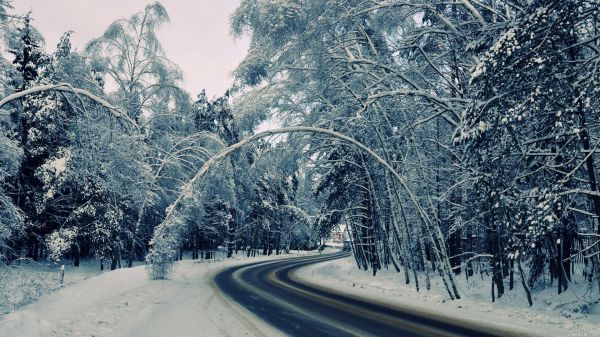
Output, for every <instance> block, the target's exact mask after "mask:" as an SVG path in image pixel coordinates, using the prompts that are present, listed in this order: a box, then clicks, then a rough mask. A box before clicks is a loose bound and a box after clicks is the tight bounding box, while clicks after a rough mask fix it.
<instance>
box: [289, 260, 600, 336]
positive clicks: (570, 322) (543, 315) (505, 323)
mask: <svg viewBox="0 0 600 337" xmlns="http://www.w3.org/2000/svg"><path fill="white" fill-rule="evenodd" d="M294 277H296V278H298V279H301V280H302V281H304V282H307V283H312V284H315V285H319V286H322V287H327V288H331V289H333V290H336V291H342V292H346V293H349V294H353V295H357V296H363V297H366V298H371V299H374V300H377V301H381V302H387V303H393V304H395V305H399V306H408V307H411V308H413V309H415V310H421V311H427V312H432V313H436V314H440V315H446V316H450V317H457V318H460V319H462V320H467V321H468V320H475V321H478V322H482V321H484V322H489V323H490V324H495V325H497V326H500V327H505V328H507V329H518V330H520V331H523V332H524V333H526V334H527V335H541V336H553V337H554V336H572V335H573V332H575V331H576V332H577V333H578V334H580V335H581V336H584V335H585V336H600V325H598V323H600V313H599V312H597V311H596V312H591V313H590V314H588V315H581V316H572V317H565V316H563V315H562V314H560V313H559V312H558V311H557V309H556V308H557V307H560V306H561V304H562V303H568V302H570V301H574V300H575V298H574V297H573V296H570V295H569V293H565V295H566V296H564V297H562V299H561V303H560V304H559V302H556V303H551V302H550V300H548V299H549V298H556V296H555V292H556V289H555V288H551V289H546V290H543V291H541V292H535V293H534V294H533V296H534V307H533V308H529V307H527V301H526V299H525V292H524V291H523V290H522V289H521V287H520V283H516V285H515V289H513V290H508V288H507V291H506V293H505V295H504V296H503V297H502V298H500V299H497V300H496V302H495V303H492V302H491V298H490V296H491V295H490V284H488V283H487V282H480V281H479V280H478V279H477V276H475V277H472V278H470V282H468V283H467V282H466V280H465V279H464V277H462V278H461V277H459V278H457V286H458V288H459V293H460V294H461V296H462V297H463V298H462V299H460V300H455V301H450V300H448V295H447V293H445V292H444V286H443V284H441V282H442V281H441V280H440V279H439V278H436V277H432V280H431V287H432V289H431V290H429V291H427V290H425V282H424V280H423V279H419V282H420V286H421V290H420V291H419V292H417V291H416V290H415V286H414V284H413V283H412V279H411V284H409V285H406V284H405V283H404V274H402V273H396V271H395V270H392V269H390V270H381V271H378V272H377V276H375V277H373V276H372V274H371V271H368V272H365V271H363V270H359V269H358V268H357V266H356V262H355V261H354V258H353V257H347V258H343V259H338V260H333V261H327V262H322V263H318V264H313V265H310V266H307V267H304V268H301V269H299V270H297V271H296V272H295V274H294ZM411 277H412V276H411ZM573 288H574V289H573V290H574V291H575V292H577V291H580V289H576V288H578V285H577V284H574V285H573ZM569 292H571V290H569ZM555 301H556V300H555Z"/></svg>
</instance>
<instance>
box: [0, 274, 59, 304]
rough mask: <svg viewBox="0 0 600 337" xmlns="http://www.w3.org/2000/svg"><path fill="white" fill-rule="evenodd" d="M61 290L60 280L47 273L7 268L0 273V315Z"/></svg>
mask: <svg viewBox="0 0 600 337" xmlns="http://www.w3.org/2000/svg"><path fill="white" fill-rule="evenodd" d="M59 288H60V283H59V281H58V278H56V277H49V275H48V273H47V272H39V271H30V270H26V269H24V268H21V267H18V266H5V267H2V270H1V271H0V293H2V294H5V296H0V313H8V312H10V311H11V310H14V309H18V308H21V307H23V306H25V305H28V304H30V303H33V302H35V301H37V300H38V299H40V298H41V297H43V296H45V295H47V294H49V293H52V292H54V291H56V290H58V289H59Z"/></svg>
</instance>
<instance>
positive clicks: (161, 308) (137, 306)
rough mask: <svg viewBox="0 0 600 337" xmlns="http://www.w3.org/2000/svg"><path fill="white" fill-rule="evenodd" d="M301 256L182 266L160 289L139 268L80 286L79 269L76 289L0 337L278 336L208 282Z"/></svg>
mask: <svg viewBox="0 0 600 337" xmlns="http://www.w3.org/2000/svg"><path fill="white" fill-rule="evenodd" d="M307 254H313V253H310V252H300V253H295V254H289V255H279V256H269V257H257V258H250V259H247V258H245V257H238V258H234V259H230V260H226V261H224V260H223V261H219V260H215V261H214V262H207V261H204V262H202V261H200V262H198V261H192V260H183V261H179V262H178V263H177V264H176V267H175V270H174V272H173V274H172V277H171V279H169V280H163V281H151V280H150V279H149V278H148V274H147V272H146V270H145V269H144V266H137V267H134V268H124V269H117V270H115V271H110V272H104V273H102V274H100V275H97V276H94V277H89V278H87V279H83V278H85V276H84V275H85V274H86V273H90V274H93V273H98V271H94V270H88V268H87V267H86V268H83V269H82V271H81V272H80V274H79V275H80V276H79V277H82V279H81V280H80V281H78V282H72V283H73V284H72V285H71V286H67V287H64V288H63V289H60V290H58V291H56V292H54V293H52V294H51V295H49V296H47V297H44V298H43V299H41V300H39V301H38V302H35V303H33V304H31V305H28V306H25V307H24V308H21V309H18V310H15V311H13V312H11V313H10V314H8V315H6V316H5V317H3V319H2V320H1V321H0V336H27V337H35V336H40V337H42V336H44V337H45V336H73V337H75V336H95V337H104V336H105V337H109V336H140V337H141V336H144V337H146V336H147V337H151V336H157V337H158V336H277V335H279V332H277V331H275V330H273V329H272V328H271V327H270V326H268V325H267V324H265V323H262V322H260V321H258V320H256V319H255V318H253V316H251V315H248V314H247V313H246V312H245V311H244V310H243V309H241V308H239V307H238V306H237V305H236V304H235V303H231V302H229V301H228V300H226V299H225V298H223V297H222V296H220V295H218V290H217V289H215V287H214V286H213V284H212V283H211V279H212V275H214V274H215V273H217V272H218V271H220V270H222V269H224V268H227V267H231V266H234V265H238V264H243V263H249V262H257V261H263V260H269V259H277V258H283V257H289V256H299V255H307ZM69 274H73V275H77V274H75V273H69V271H67V275H69ZM74 277H75V276H74Z"/></svg>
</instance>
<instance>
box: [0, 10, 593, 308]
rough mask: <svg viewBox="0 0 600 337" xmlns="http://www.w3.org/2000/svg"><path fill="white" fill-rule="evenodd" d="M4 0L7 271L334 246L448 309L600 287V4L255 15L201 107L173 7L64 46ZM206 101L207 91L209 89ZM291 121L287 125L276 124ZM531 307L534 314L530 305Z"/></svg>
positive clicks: (0, 68) (0, 162)
mask: <svg viewBox="0 0 600 337" xmlns="http://www.w3.org/2000/svg"><path fill="white" fill-rule="evenodd" d="M11 9H12V7H11V3H10V1H7V0H0V20H1V25H0V27H1V35H2V44H3V45H2V51H3V53H1V55H0V98H1V100H0V258H1V260H2V261H1V262H2V264H3V265H4V266H5V267H6V266H10V265H12V264H15V263H19V261H21V260H23V259H30V260H34V261H38V260H54V261H56V260H60V259H63V260H65V259H66V260H68V261H69V262H68V263H73V264H74V265H75V266H77V265H79V263H80V260H82V259H90V258H92V259H97V260H99V261H100V262H101V268H103V269H104V268H106V269H111V270H113V269H117V268H126V267H131V266H132V265H133V264H134V262H135V261H144V262H145V263H147V267H148V270H149V272H150V275H151V276H152V278H157V279H162V278H167V277H168V276H169V272H170V270H171V267H172V266H173V263H174V261H176V260H179V259H181V258H182V256H183V254H184V253H191V256H192V258H193V259H211V258H213V257H214V254H215V252H216V251H218V250H219V249H222V250H225V251H226V254H227V257H231V256H232V255H234V254H245V255H246V256H248V257H251V256H257V255H271V254H280V252H289V251H290V250H293V249H315V248H318V247H319V246H321V245H322V243H323V242H324V241H325V240H326V239H327V238H328V237H329V236H330V233H331V232H332V230H335V229H336V228H338V226H339V225H345V226H346V227H345V228H346V230H347V233H346V234H347V237H348V238H350V244H351V246H352V254H353V256H354V258H355V261H356V265H357V268H360V269H363V270H365V271H366V272H368V273H372V275H374V276H376V274H377V273H378V271H380V270H382V269H393V270H396V271H397V272H398V282H402V283H405V284H410V285H412V286H413V287H414V288H415V290H416V291H423V290H429V289H430V288H431V286H432V285H431V282H430V280H431V279H432V278H434V277H438V278H440V279H441V280H442V281H443V287H444V290H445V292H446V294H447V296H448V298H450V299H459V298H461V295H462V294H461V293H460V291H459V290H458V289H457V286H456V280H457V278H467V279H469V278H475V277H477V278H481V279H485V280H487V281H486V282H487V284H488V287H490V285H491V298H490V300H491V301H495V300H496V299H498V298H500V297H502V296H503V295H504V294H505V293H506V292H508V291H512V290H513V289H515V288H519V289H524V290H525V292H526V294H527V296H526V297H527V301H528V303H529V305H531V304H532V292H534V291H535V290H536V289H540V288H546V287H555V290H556V295H557V296H558V295H560V294H561V293H563V292H565V291H567V290H568V289H569V287H570V285H571V284H572V282H573V280H574V279H575V278H577V279H578V280H582V282H585V283H586V285H587V289H588V291H587V292H586V293H585V296H584V297H583V298H581V302H582V303H584V304H585V303H588V304H589V303H598V301H599V300H598V298H599V292H600V189H599V182H598V179H599V177H598V173H597V172H596V164H600V162H599V160H600V158H599V157H598V156H596V155H595V154H596V153H599V152H600V123H599V122H600V83H599V81H600V73H599V71H600V67H599V64H600V12H599V3H598V1H597V0H455V1H440V0H412V1H409V0H346V1H329V0H243V1H241V3H240V5H239V6H238V8H237V9H236V10H235V12H234V13H233V14H232V15H231V17H230V27H231V32H232V34H233V35H234V36H236V37H247V38H249V39H250V48H249V50H248V53H247V55H246V57H245V58H244V60H243V61H242V62H241V63H240V64H239V65H238V67H237V68H236V69H235V71H234V73H233V83H232V86H231V88H230V89H229V90H228V91H227V92H224V93H223V94H222V95H221V96H218V97H212V98H211V97H207V95H206V93H205V91H203V90H201V89H199V90H198V92H194V93H190V92H187V91H186V90H184V89H183V88H182V86H181V81H182V76H183V74H182V72H181V70H180V69H179V67H178V65H177V64H175V63H174V62H172V61H170V60H169V58H168V55H166V54H165V52H164V51H163V49H162V47H161V41H159V39H158V37H157V32H158V31H159V30H160V28H161V26H163V25H165V24H167V23H168V21H169V16H168V13H167V11H166V9H165V8H164V7H163V6H162V5H161V4H160V3H159V2H156V3H153V4H150V5H148V6H147V7H145V8H141V9H140V11H139V12H138V13H135V14H133V15H132V16H131V17H129V18H126V19H120V20H116V21H114V23H112V24H111V25H110V26H108V27H107V28H106V30H105V32H104V33H103V34H102V35H101V36H98V37H97V38H95V39H93V40H91V41H89V43H88V44H87V45H86V46H85V48H84V49H83V50H74V49H73V48H72V46H71V42H70V36H71V32H66V33H65V34H64V35H63V37H62V38H61V39H60V42H59V43H58V45H57V46H56V47H54V48H50V49H51V50H52V51H51V52H48V51H46V49H44V47H43V37H42V36H41V34H40V33H39V32H38V30H37V29H36V28H35V24H34V23H35V20H34V19H35V17H34V16H33V17H32V15H30V14H18V15H17V14H14V13H13V11H12V10H11ZM197 85H198V86H199V88H201V86H202V84H201V83H198V84H197ZM265 122H266V123H267V124H270V125H273V126H274V127H273V128H272V129H271V130H265V129H263V128H261V127H259V126H261V125H264V123H265ZM524 300H525V299H524Z"/></svg>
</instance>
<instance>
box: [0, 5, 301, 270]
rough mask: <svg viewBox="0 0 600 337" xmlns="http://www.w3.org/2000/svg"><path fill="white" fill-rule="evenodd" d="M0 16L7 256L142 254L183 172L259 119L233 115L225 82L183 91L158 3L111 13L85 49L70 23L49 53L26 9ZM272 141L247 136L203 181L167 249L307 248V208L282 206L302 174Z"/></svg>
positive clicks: (2, 235) (1, 10) (2, 220)
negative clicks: (214, 91)
mask: <svg viewBox="0 0 600 337" xmlns="http://www.w3.org/2000/svg"><path fill="white" fill-rule="evenodd" d="M82 15H86V14H85V13H83V14H82ZM0 19H2V20H3V21H2V26H1V32H2V36H3V41H4V47H5V49H4V50H5V51H6V52H5V53H2V56H1V57H0V70H1V75H0V96H1V97H2V98H4V99H3V100H2V102H1V103H0V104H1V105H2V106H1V110H0V130H1V132H0V258H1V259H2V262H3V263H7V264H10V263H14V262H18V261H19V260H20V259H23V258H25V259H33V260H40V259H46V258H50V259H60V258H69V259H73V262H74V264H75V265H76V266H77V265H79V263H80V259H82V258H90V257H93V258H96V259H98V260H100V261H101V268H110V269H115V268H118V267H122V266H131V265H132V264H133V262H134V261H135V260H142V261H143V260H144V258H145V256H146V253H147V252H148V250H149V247H150V242H151V239H152V235H153V232H154V230H155V227H156V226H157V225H158V224H159V223H161V222H162V221H163V220H164V217H165V209H167V208H168V206H169V205H170V204H172V203H173V202H174V200H175V199H176V198H177V196H178V195H179V193H180V192H181V190H182V188H184V187H185V183H186V182H187V181H188V180H189V179H191V177H193V175H194V174H195V173H196V171H197V170H199V169H200V167H201V166H202V164H203V163H205V162H206V161H207V160H208V158H210V157H211V156H212V155H213V154H214V153H216V152H218V151H219V150H220V149H222V148H224V147H226V146H227V145H230V144H232V143H234V142H236V141H238V140H239V139H240V138H241V137H242V136H244V135H246V134H250V133H252V131H253V129H254V128H255V127H256V125H257V123H258V122H259V121H244V123H243V125H242V124H240V123H237V122H236V119H235V118H234V114H233V110H232V107H231V106H230V97H229V96H230V94H229V93H225V95H224V96H222V97H217V98H214V99H209V98H207V97H206V95H205V93H204V91H202V92H201V93H200V94H199V95H198V96H197V98H196V99H191V98H190V96H189V94H188V93H187V92H185V91H184V90H183V89H182V88H181V86H180V80H181V72H180V70H179V69H178V68H177V66H176V65H175V64H173V63H172V62H171V61H169V60H168V59H167V57H166V55H165V54H164V52H163V50H162V48H161V45H160V41H158V39H157V36H156V31H157V29H159V28H160V26H161V25H162V24H164V23H166V22H167V21H168V16H167V13H166V11H165V9H164V8H163V7H162V6H161V5H160V4H159V3H154V4H151V5H149V6H147V7H146V8H145V9H144V10H143V11H141V12H139V13H137V14H135V15H133V16H132V17H131V18H129V19H127V20H118V21H115V22H114V23H113V24H111V25H110V26H109V27H108V28H107V29H106V31H105V33H104V34H103V35H102V36H100V37H98V38H96V39H94V40H93V41H91V42H89V44H88V45H87V46H86V48H85V49H84V50H83V51H81V52H78V51H76V50H73V48H72V47H71V43H70V35H71V33H70V32H68V33H65V34H64V35H63V37H62V38H61V40H60V42H59V43H58V45H57V47H56V49H55V50H54V51H53V52H52V53H47V52H45V51H44V49H43V48H42V42H43V39H42V37H41V35H40V34H39V33H38V32H37V31H36V29H35V28H34V25H33V22H34V21H33V20H32V19H33V18H32V17H31V16H30V15H29V14H27V15H22V16H21V15H15V14H12V13H11V7H10V4H9V3H8V2H5V1H0ZM74 28H76V27H74ZM281 151H282V150H281V149H279V148H278V147H277V146H275V145H273V144H271V143H269V142H264V143H261V144H255V146H253V147H249V148H246V149H245V150H244V151H243V152H240V153H238V154H237V155H235V156H232V157H230V158H228V160H227V162H226V163H224V164H223V165H222V166H221V167H220V168H219V170H215V171H212V172H211V174H210V176H209V177H207V179H205V180H204V181H203V182H202V183H201V184H198V185H197V186H196V187H197V188H198V193H197V194H195V196H194V198H193V200H190V201H189V202H188V206H189V207H188V208H187V209H186V212H181V214H179V216H180V218H179V220H180V221H182V223H183V224H184V226H185V231H184V232H181V233H179V234H181V235H180V236H179V237H177V238H175V239H174V240H175V241H174V242H173V246H172V249H171V251H169V252H168V253H169V254H170V255H171V257H172V258H176V257H177V253H179V254H180V255H181V252H182V251H184V250H188V251H191V252H192V257H193V258H212V257H214V254H215V251H217V249H218V248H219V247H220V246H224V247H225V249H226V250H227V252H228V256H231V255H232V254H233V253H234V252H236V253H237V252H238V251H240V250H242V251H244V253H245V254H247V255H256V254H257V253H259V254H271V253H277V254H278V253H279V252H280V251H281V250H289V249H290V248H306V247H307V246H308V245H309V244H310V233H309V230H308V227H307V226H308V223H307V221H306V220H307V218H303V217H299V216H298V214H300V215H303V214H301V213H298V212H292V211H290V209H291V208H292V209H293V208H294V207H295V206H294V205H295V203H296V198H297V196H299V197H301V196H302V194H303V193H304V194H306V192H303V191H304V190H305V189H306V188H305V186H304V185H305V184H304V183H303V182H302V178H301V177H298V175H297V169H296V167H294V166H293V165H288V166H287V167H285V168H283V169H282V168H281V167H283V166H281V167H278V166H280V165H278V163H279V162H281V161H282V160H283V159H282V157H281V155H280V154H281ZM259 158H263V159H267V160H261V161H259V160H258V159H259ZM283 158H285V157H283Z"/></svg>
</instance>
